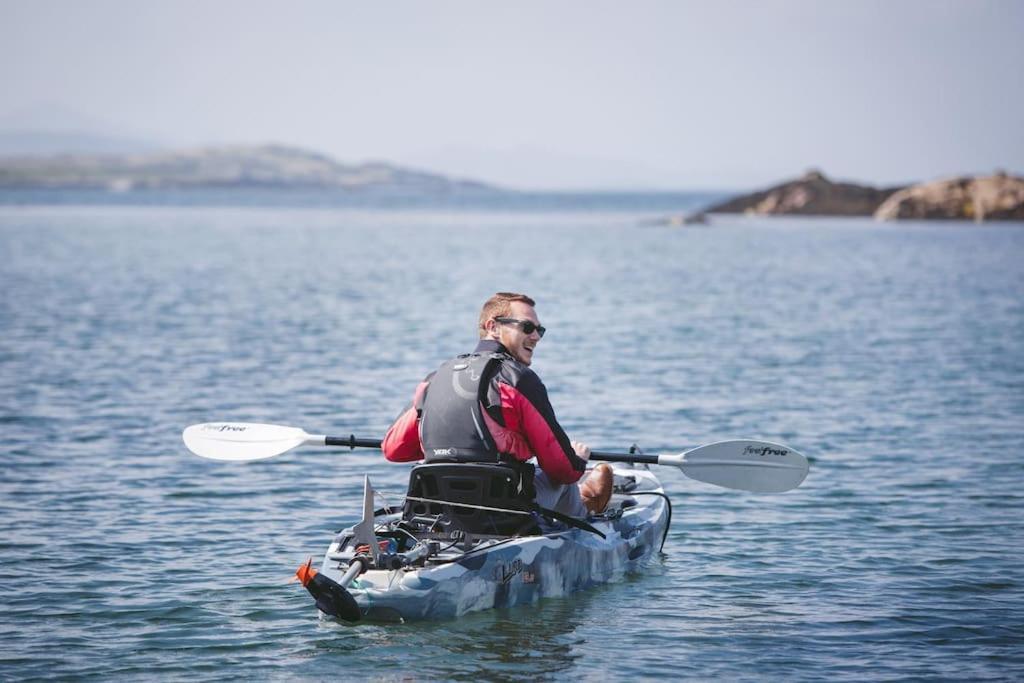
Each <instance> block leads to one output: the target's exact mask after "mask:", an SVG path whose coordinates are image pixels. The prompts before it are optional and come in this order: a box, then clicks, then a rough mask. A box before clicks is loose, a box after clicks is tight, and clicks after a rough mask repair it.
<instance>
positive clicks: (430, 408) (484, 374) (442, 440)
mask: <svg viewBox="0 0 1024 683" xmlns="http://www.w3.org/2000/svg"><path fill="white" fill-rule="evenodd" d="M508 358H510V356H507V355H505V354H502V353H486V354H476V353H469V354H464V355H461V356H457V357H456V358H453V359H452V360H450V361H446V362H445V363H443V364H442V365H441V367H440V368H438V370H437V372H436V373H434V376H433V377H432V378H431V380H430V385H429V386H428V387H427V389H426V391H425V392H424V395H423V397H422V399H421V404H420V405H419V406H417V407H416V408H417V411H418V412H419V415H420V443H422V444H423V455H424V460H426V462H428V463H429V462H438V461H445V462H500V461H501V456H500V454H499V453H498V450H497V448H495V445H494V439H493V438H492V437H491V434H490V432H489V431H488V429H487V424H486V422H485V421H484V416H483V411H484V405H487V404H488V401H489V400H490V399H489V397H488V392H489V391H490V387H491V378H493V377H494V374H495V373H496V372H497V370H498V367H499V366H500V365H501V363H502V361H504V360H506V359H508Z"/></svg>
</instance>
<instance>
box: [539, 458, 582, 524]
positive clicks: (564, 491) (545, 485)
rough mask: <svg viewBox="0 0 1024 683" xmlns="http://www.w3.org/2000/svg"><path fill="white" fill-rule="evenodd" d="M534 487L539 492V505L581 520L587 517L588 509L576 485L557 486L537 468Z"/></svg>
mask: <svg viewBox="0 0 1024 683" xmlns="http://www.w3.org/2000/svg"><path fill="white" fill-rule="evenodd" d="M533 487H534V488H535V489H536V490H537V497H536V498H534V500H535V501H536V502H537V505H540V506H541V507H543V508H548V509H549V510H554V511H556V512H561V513H562V514H563V515H569V516H570V517H577V518H579V519H583V518H584V517H586V516H587V514H588V513H587V508H586V506H585V505H583V500H582V499H581V498H580V487H579V486H577V485H576V484H556V483H555V482H553V481H551V480H550V479H548V475H546V474H544V472H543V470H541V469H540V468H537V472H536V474H535V475H534V477H533Z"/></svg>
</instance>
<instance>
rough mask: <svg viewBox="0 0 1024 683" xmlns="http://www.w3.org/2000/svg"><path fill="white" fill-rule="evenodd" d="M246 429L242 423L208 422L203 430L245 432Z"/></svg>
mask: <svg viewBox="0 0 1024 683" xmlns="http://www.w3.org/2000/svg"><path fill="white" fill-rule="evenodd" d="M246 429H247V428H246V427H243V426H242V425H231V424H208V425H206V426H205V427H203V430H204V431H208V432H244V431H245V430H246Z"/></svg>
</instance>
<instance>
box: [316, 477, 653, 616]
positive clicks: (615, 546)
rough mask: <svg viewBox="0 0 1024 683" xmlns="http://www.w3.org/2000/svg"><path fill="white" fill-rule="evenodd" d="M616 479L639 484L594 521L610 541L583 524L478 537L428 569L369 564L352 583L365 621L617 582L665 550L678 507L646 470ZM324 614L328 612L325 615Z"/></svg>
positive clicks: (339, 571)
mask: <svg viewBox="0 0 1024 683" xmlns="http://www.w3.org/2000/svg"><path fill="white" fill-rule="evenodd" d="M614 469H615V472H616V481H619V479H620V478H628V479H629V480H631V482H632V484H631V486H632V488H631V489H630V490H629V491H628V492H625V493H622V494H616V496H614V497H613V500H612V503H611V504H610V505H609V514H608V515H607V516H599V517H596V518H592V519H590V520H589V521H590V523H591V524H592V525H593V526H594V527H595V528H597V529H598V530H600V531H601V532H602V533H604V535H605V538H601V537H600V536H598V535H596V534H594V533H592V532H589V531H585V530H582V529H567V528H558V529H553V530H551V531H550V532H549V533H545V534H543V535H535V536H520V537H511V538H494V539H487V540H482V541H479V542H478V543H477V544H476V545H475V546H474V547H473V548H472V549H469V550H466V551H459V552H455V553H451V554H449V555H447V556H446V555H443V554H442V555H439V556H438V557H436V558H432V559H431V561H428V562H427V563H426V564H425V566H422V567H417V568H413V567H405V568H402V569H396V570H392V571H385V570H377V569H370V570H369V571H366V572H364V573H363V574H361V575H360V576H359V577H358V578H357V579H355V580H354V581H352V582H351V583H350V584H349V585H348V591H349V593H350V594H351V595H352V597H353V598H354V599H355V602H356V604H358V606H359V610H360V611H361V613H362V619H364V620H370V621H386V622H395V621H409V620H421V619H445V618H452V617H458V616H460V615H462V614H466V613H468V612H473V611H477V610H484V609H490V608H494V607H514V606H517V605H528V604H533V603H535V602H537V601H538V600H540V599H542V598H551V597H560V596H565V595H568V594H570V593H573V592H575V591H580V590H586V589H588V588H590V587H592V586H595V585H598V584H603V583H608V582H612V581H617V580H619V579H621V578H622V577H623V576H624V575H625V574H627V573H629V572H633V571H638V570H639V569H640V568H641V567H642V566H643V565H644V564H645V563H647V562H648V561H649V560H650V559H651V558H652V557H653V556H655V555H656V554H658V553H659V552H660V550H661V546H662V544H663V542H664V538H665V534H666V531H667V528H668V523H669V519H670V516H671V507H670V505H669V503H668V499H667V498H666V497H665V496H664V491H663V490H662V488H661V484H660V483H659V482H658V480H657V478H656V477H655V476H654V475H653V474H652V473H651V472H650V471H649V470H648V469H646V468H645V467H638V468H634V467H630V466H628V465H616V466H615V467H614ZM336 552H337V542H336V543H335V544H332V546H331V548H330V549H328V552H327V554H326V556H325V557H324V561H323V563H322V565H321V569H320V573H322V574H324V575H325V576H327V577H328V578H330V579H332V580H334V581H341V580H342V575H343V574H344V573H345V570H346V565H345V563H344V562H339V560H338V559H337V555H336ZM321 616H324V615H321Z"/></svg>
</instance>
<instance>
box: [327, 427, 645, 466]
mask: <svg viewBox="0 0 1024 683" xmlns="http://www.w3.org/2000/svg"><path fill="white" fill-rule="evenodd" d="M324 445H325V446H341V447H342V448H380V439H357V438H356V437H355V435H353V434H349V435H348V436H328V437H325V438H324ZM590 459H591V460H600V461H602V462H635V463H646V464H648V465H657V464H658V456H657V455H646V454H644V453H608V452H605V451H591V453H590Z"/></svg>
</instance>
